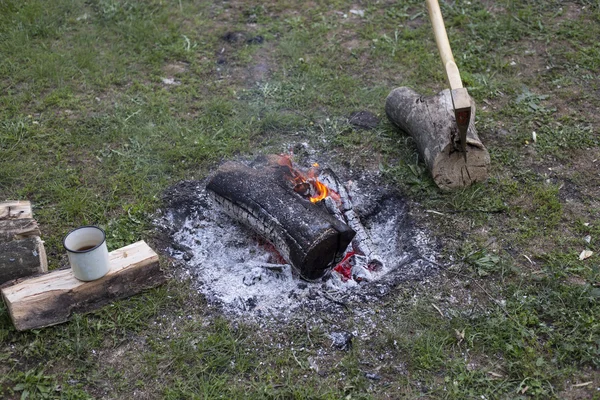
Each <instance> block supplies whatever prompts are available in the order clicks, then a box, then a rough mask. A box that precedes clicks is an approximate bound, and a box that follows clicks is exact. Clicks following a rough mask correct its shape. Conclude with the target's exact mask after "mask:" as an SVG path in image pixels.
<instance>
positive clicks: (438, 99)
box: [385, 87, 490, 190]
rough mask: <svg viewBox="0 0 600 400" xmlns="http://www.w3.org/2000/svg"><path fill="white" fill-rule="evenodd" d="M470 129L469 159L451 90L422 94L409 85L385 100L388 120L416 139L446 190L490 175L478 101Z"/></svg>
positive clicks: (397, 90) (437, 181)
mask: <svg viewBox="0 0 600 400" xmlns="http://www.w3.org/2000/svg"><path fill="white" fill-rule="evenodd" d="M471 105H472V113H471V121H470V124H469V129H468V131H467V159H466V161H465V158H464V153H463V152H461V151H460V150H459V149H460V143H459V142H460V138H459V134H458V128H457V126H456V119H455V117H454V108H453V105H452V97H451V95H450V90H447V89H446V90H444V91H442V92H440V93H438V94H437V95H435V96H431V97H422V96H421V95H419V94H418V93H417V92H415V91H414V90H412V89H410V88H407V87H400V88H396V89H394V90H393V91H392V92H391V93H390V94H389V96H388V97H387V99H386V102H385V112H386V114H387V116H388V118H389V120H390V121H391V122H392V123H393V124H394V125H396V126H397V127H399V128H400V129H401V130H403V131H404V132H406V133H408V134H409V135H410V136H411V137H412V138H413V139H414V141H415V143H416V145H417V149H418V150H419V154H420V155H421V157H422V158H423V160H424V161H425V164H426V165H427V168H428V169H429V171H430V172H431V175H432V177H433V180H434V181H435V183H436V184H437V185H438V186H439V187H440V188H441V189H444V190H452V189H458V188H464V187H468V186H470V185H472V184H473V183H475V182H482V181H484V180H486V179H487V177H488V169H489V166H490V155H489V153H488V151H487V149H486V148H485V146H484V145H483V143H481V140H480V139H479V136H477V130H476V129H475V123H474V122H475V121H474V120H475V104H474V102H473V100H472V99H471Z"/></svg>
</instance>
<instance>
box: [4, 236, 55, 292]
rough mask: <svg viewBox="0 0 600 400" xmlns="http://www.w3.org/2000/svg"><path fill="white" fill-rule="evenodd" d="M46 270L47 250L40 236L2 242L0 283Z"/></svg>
mask: <svg viewBox="0 0 600 400" xmlns="http://www.w3.org/2000/svg"><path fill="white" fill-rule="evenodd" d="M46 271H48V261H47V259H46V250H45V249H44V242H42V240H41V239H40V237H39V236H33V237H28V238H25V239H21V240H12V241H10V242H6V243H0V285H1V284H3V283H5V282H8V281H11V280H13V279H18V278H24V277H27V276H31V275H36V274H40V273H42V272H46Z"/></svg>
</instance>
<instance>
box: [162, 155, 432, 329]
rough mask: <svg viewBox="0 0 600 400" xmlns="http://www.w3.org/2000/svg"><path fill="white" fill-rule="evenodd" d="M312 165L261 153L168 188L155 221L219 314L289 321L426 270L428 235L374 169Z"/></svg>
mask: <svg viewBox="0 0 600 400" xmlns="http://www.w3.org/2000/svg"><path fill="white" fill-rule="evenodd" d="M320 164H321V165H319V164H317V163H315V162H314V160H311V161H310V162H306V163H304V164H302V165H306V167H303V166H299V165H298V164H296V163H295V162H293V161H292V157H291V156H290V155H287V154H285V155H272V156H264V157H261V158H259V159H257V160H255V161H253V162H244V163H240V162H228V163H225V164H223V165H222V166H221V167H220V168H218V170H216V171H215V172H214V173H213V174H212V175H211V177H210V178H208V179H207V180H206V181H184V182H181V183H179V184H177V185H175V186H174V187H172V188H170V189H169V190H168V191H167V193H165V204H166V206H167V208H166V209H165V210H164V211H163V213H162V216H161V217H160V218H159V219H158V220H157V221H156V223H157V225H158V227H160V228H162V230H163V231H164V232H165V233H166V234H167V235H169V237H170V238H171V244H170V254H171V255H172V256H173V257H174V258H175V259H179V260H180V261H179V265H180V266H181V268H179V269H178V271H180V273H181V274H182V275H181V277H182V278H183V279H190V280H191V282H193V285H194V286H195V287H196V288H197V289H198V290H199V291H200V292H202V293H204V295H205V296H206V298H207V300H208V301H209V304H214V305H218V306H219V307H222V308H223V309H224V310H226V311H228V312H233V313H235V314H238V313H242V314H244V315H253V316H255V317H258V318H264V317H267V318H272V317H273V316H277V318H280V317H282V318H293V316H294V315H295V313H296V311H297V310H299V309H308V310H315V311H316V310H321V309H324V308H326V309H330V310H331V311H333V310H334V309H335V308H337V307H340V305H341V304H347V303H348V302H354V301H357V302H361V303H365V302H371V301H374V300H375V299H377V298H379V297H380V296H383V295H385V294H386V293H388V292H389V291H390V290H392V289H393V288H394V287H395V286H396V285H397V284H398V283H400V282H402V281H406V280H422V279H423V278H424V277H426V276H428V275H429V274H430V272H431V271H433V270H434V269H435V266H434V265H433V264H431V263H429V262H428V261H427V260H428V259H435V257H436V256H435V254H436V251H435V249H434V248H433V247H432V244H431V240H430V239H429V236H428V235H427V234H425V232H424V231H423V230H421V229H419V228H418V227H416V226H415V225H414V224H413V223H411V221H410V219H409V216H408V209H407V205H406V203H405V202H404V200H403V198H402V197H401V196H400V195H399V193H398V192H397V191H396V190H395V189H394V188H393V187H390V186H387V185H386V184H384V183H383V182H382V181H381V179H380V177H379V174H378V173H377V172H369V171H362V172H361V173H360V174H356V172H353V171H350V170H344V171H343V172H344V173H345V174H349V175H345V180H342V179H341V178H340V176H337V175H336V174H335V173H334V172H333V169H332V168H327V167H322V165H323V164H324V163H322V162H321V163H320ZM349 177H351V178H352V179H348V178H349ZM232 219H233V220H236V221H238V222H239V223H235V222H234V221H232Z"/></svg>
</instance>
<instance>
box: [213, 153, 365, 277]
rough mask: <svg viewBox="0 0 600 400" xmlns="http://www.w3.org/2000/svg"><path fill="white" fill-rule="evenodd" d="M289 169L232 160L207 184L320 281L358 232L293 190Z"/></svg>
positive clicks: (230, 210)
mask: <svg viewBox="0 0 600 400" xmlns="http://www.w3.org/2000/svg"><path fill="white" fill-rule="evenodd" d="M285 168H286V167H284V166H268V167H263V168H258V169H254V168H250V167H247V166H245V165H243V164H240V163H234V162H229V163H226V164H224V165H222V166H221V167H220V168H219V169H218V171H217V172H216V174H215V175H214V176H213V178H212V179H211V180H210V181H209V182H208V184H207V186H206V188H207V190H208V193H210V194H211V195H212V198H213V200H214V201H215V203H216V204H217V205H219V206H220V207H221V208H222V209H223V210H224V211H225V213H227V214H228V215H229V216H231V217H232V218H234V219H236V220H238V221H240V222H241V223H243V224H245V225H246V226H248V227H250V228H252V229H253V230H254V231H256V232H257V233H258V234H259V235H261V236H263V237H264V238H265V239H266V240H268V241H269V242H271V243H272V244H273V245H274V246H275V248H276V249H277V251H278V252H279V253H280V255H281V256H282V257H283V258H284V259H285V260H286V261H287V262H288V263H289V264H290V265H292V267H294V268H295V269H296V270H297V271H298V272H299V273H300V275H301V276H302V277H303V278H305V279H309V280H314V279H318V278H320V277H321V276H323V274H324V273H325V271H326V270H327V268H329V267H330V266H332V265H334V264H335V262H336V261H338V260H339V259H340V258H341V257H342V255H343V253H344V251H345V249H346V247H347V246H348V244H349V243H350V242H351V241H352V238H353V237H354V235H355V232H354V231H353V230H352V229H351V228H350V227H349V226H348V225H346V224H344V223H343V222H340V221H338V220H337V219H335V218H334V217H333V216H331V215H330V214H329V213H328V212H327V211H326V210H324V209H323V208H321V207H319V206H317V205H315V204H313V203H311V202H310V201H308V200H306V199H304V198H302V197H301V196H300V195H299V194H297V193H295V192H294V190H293V187H292V185H291V184H290V182H288V181H286V178H285V177H284V175H285V173H286V172H285Z"/></svg>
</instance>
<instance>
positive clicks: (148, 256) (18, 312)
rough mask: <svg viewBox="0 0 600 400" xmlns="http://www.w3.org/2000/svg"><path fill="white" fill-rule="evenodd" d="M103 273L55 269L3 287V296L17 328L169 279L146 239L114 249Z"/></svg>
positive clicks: (55, 320) (50, 321) (49, 321)
mask: <svg viewBox="0 0 600 400" xmlns="http://www.w3.org/2000/svg"><path fill="white" fill-rule="evenodd" d="M109 259H110V263H111V268H110V271H109V272H108V274H106V275H105V276H104V277H102V278H100V279H98V280H95V281H91V282H82V281H80V280H78V279H77V278H75V276H73V273H72V271H71V269H70V268H69V269H64V270H58V271H52V272H50V273H48V274H45V275H41V276H36V277H33V278H29V279H26V280H23V281H21V282H18V283H16V284H14V285H12V286H9V287H5V288H3V289H2V290H1V291H2V297H3V299H4V302H5V303H6V306H7V308H8V311H9V314H10V317H11V319H12V321H13V323H14V325H15V327H16V328H17V330H19V331H22V330H26V329H35V328H42V327H46V326H51V325H56V324H59V323H62V322H66V321H68V320H69V319H70V318H71V316H72V315H73V314H74V313H85V312H90V311H93V310H96V309H98V308H100V307H101V306H104V305H105V304H108V303H110V302H112V301H114V300H117V299H122V298H125V297H129V296H132V295H134V294H137V293H139V292H141V291H143V290H145V289H149V288H152V287H155V286H158V285H160V284H162V283H164V282H165V281H166V277H165V275H164V274H163V272H162V271H161V270H160V268H159V263H158V255H157V254H156V253H155V252H154V250H152V249H151V248H150V247H149V246H148V245H147V244H146V243H145V242H144V241H139V242H137V243H134V244H131V245H129V246H126V247H123V248H120V249H118V250H115V251H112V252H111V253H110V254H109Z"/></svg>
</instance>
